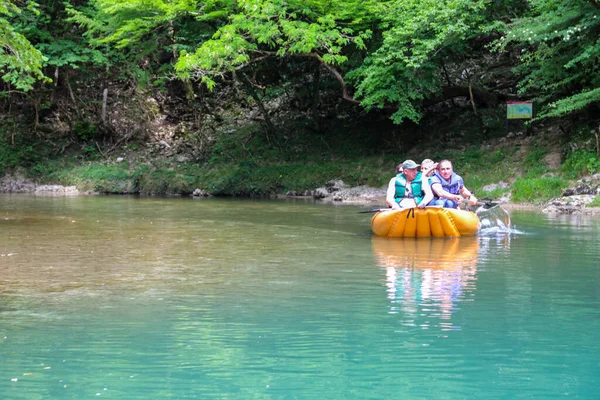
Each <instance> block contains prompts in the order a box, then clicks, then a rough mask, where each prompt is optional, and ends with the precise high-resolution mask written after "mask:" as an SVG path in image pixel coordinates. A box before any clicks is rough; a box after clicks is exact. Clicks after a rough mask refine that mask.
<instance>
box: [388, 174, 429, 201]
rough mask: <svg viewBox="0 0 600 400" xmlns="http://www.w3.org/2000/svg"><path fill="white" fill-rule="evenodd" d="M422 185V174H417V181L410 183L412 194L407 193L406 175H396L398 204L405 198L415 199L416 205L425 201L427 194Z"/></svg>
mask: <svg viewBox="0 0 600 400" xmlns="http://www.w3.org/2000/svg"><path fill="white" fill-rule="evenodd" d="M422 183H423V181H422V174H421V173H420V172H417V176H415V179H413V180H412V182H411V183H410V188H411V192H412V194H410V193H407V191H406V184H407V182H406V177H405V176H404V174H398V175H396V196H395V199H394V200H395V201H396V203H399V202H400V201H402V199H404V198H414V199H415V203H417V204H419V203H420V202H421V201H423V198H424V197H425V193H424V192H423V187H422V186H421V184H422Z"/></svg>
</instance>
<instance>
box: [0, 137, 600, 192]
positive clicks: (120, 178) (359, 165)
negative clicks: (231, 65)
mask: <svg viewBox="0 0 600 400" xmlns="http://www.w3.org/2000/svg"><path fill="white" fill-rule="evenodd" d="M290 132H293V133H288V134H281V135H280V136H279V137H278V138H276V140H275V139H274V138H272V137H271V138H269V137H267V136H266V135H264V133H263V132H262V130H261V129H260V127H257V126H254V127H245V128H244V129H240V130H239V131H237V132H227V133H226V132H221V133H219V134H217V135H216V136H215V143H214V145H213V146H212V148H211V149H210V151H208V152H207V153H206V154H205V156H204V157H203V158H202V159H200V160H198V161H197V162H183V163H181V162H176V161H175V160H173V159H168V158H160V157H146V159H143V158H141V157H139V152H133V153H130V154H129V156H127V157H126V159H127V160H129V161H124V162H120V163H118V162H116V161H115V159H116V158H117V157H118V156H121V154H114V155H112V156H111V157H110V158H106V159H103V158H102V157H100V155H99V154H98V153H95V152H93V151H89V150H86V149H88V147H86V146H81V148H80V150H81V149H83V150H81V151H78V152H77V151H75V152H74V153H71V155H70V156H60V157H56V156H54V157H52V156H51V155H50V154H48V151H47V150H44V149H45V148H46V149H47V147H44V146H42V145H40V144H39V143H35V142H32V143H26V142H21V143H18V144H17V145H15V146H12V145H11V144H9V141H8V140H7V139H8V138H6V137H2V136H0V174H4V173H5V172H6V171H9V170H11V169H14V168H16V167H21V168H22V169H23V170H24V171H26V173H27V174H28V177H29V178H32V179H34V180H36V181H37V182H40V183H58V184H62V185H69V186H70V185H75V186H77V188H78V189H79V190H82V191H95V192H102V193H141V194H156V195H170V194H189V193H192V192H193V191H194V190H195V189H196V188H199V189H203V190H205V191H207V192H209V193H211V194H213V195H222V196H252V195H270V194H281V193H287V192H295V193H299V192H300V193H301V192H303V191H307V190H313V189H315V188H317V187H321V186H324V184H325V183H326V182H327V181H329V180H332V179H341V180H343V181H344V182H345V183H346V184H347V185H349V186H359V185H366V186H370V187H384V186H385V185H386V184H387V182H388V181H389V179H390V178H391V177H392V176H393V174H394V167H395V165H396V164H397V163H399V162H401V161H403V160H404V159H407V158H412V159H415V160H416V161H420V160H422V159H423V158H432V159H435V160H436V161H439V160H441V159H450V160H452V161H453V163H454V166H455V170H456V172H457V173H459V174H460V175H461V176H462V177H463V178H464V180H465V183H466V184H467V186H468V187H469V189H471V190H473V191H475V192H476V194H477V196H478V197H479V198H482V199H483V198H485V199H495V198H499V197H501V196H503V195H506V194H507V193H508V192H510V194H511V195H512V199H513V200H514V201H516V202H528V203H536V202H543V201H547V200H549V199H551V198H554V197H559V196H560V195H561V193H562V191H563V190H564V189H565V188H566V187H567V186H568V184H569V182H568V181H569V179H574V178H578V177H580V176H582V175H586V174H591V173H595V172H598V171H599V170H600V157H599V156H598V155H597V154H596V153H595V152H594V151H592V150H591V149H589V148H586V147H585V146H580V147H576V148H575V150H573V151H569V152H568V154H567V156H566V157H565V160H564V162H563V165H562V166H561V168H560V169H559V170H550V169H549V168H548V167H547V166H546V162H545V161H544V157H545V156H546V155H547V154H548V152H549V151H550V150H549V148H548V147H547V146H546V142H545V141H544V140H542V139H543V138H540V139H539V140H534V141H533V144H532V145H530V146H529V148H527V149H526V151H524V150H525V149H523V148H521V146H519V145H515V144H510V142H508V141H507V142H504V144H503V145H499V144H496V145H494V146H490V145H489V144H487V145H483V144H482V145H471V146H470V147H467V148H465V149H464V150H461V151H456V150H455V151H448V150H446V149H444V148H443V147H441V149H440V148H439V147H435V148H429V149H422V150H419V151H417V150H411V152H403V151H401V149H400V148H398V147H393V146H392V147H390V146H388V144H389V143H388V142H386V141H385V140H382V141H381V142H377V141H376V140H375V138H373V136H372V134H367V133H366V132H365V133H364V134H353V135H352V136H349V135H348V134H347V133H346V132H343V131H340V132H332V133H331V134H330V135H327V136H325V135H323V134H316V133H314V132H308V131H301V130H300V129H294V128H293V127H292V129H290ZM386 140H387V139H386ZM498 142H499V143H500V141H498ZM472 143H477V141H476V140H474V141H473V142H472ZM482 143H483V141H482ZM139 146H140V147H141V146H142V144H139ZM457 147H459V146H457ZM499 182H505V183H506V184H510V186H509V187H507V188H502V187H501V186H499V187H498V188H496V189H494V190H491V191H483V190H482V189H483V187H484V186H486V185H489V184H492V183H495V184H498V183H499Z"/></svg>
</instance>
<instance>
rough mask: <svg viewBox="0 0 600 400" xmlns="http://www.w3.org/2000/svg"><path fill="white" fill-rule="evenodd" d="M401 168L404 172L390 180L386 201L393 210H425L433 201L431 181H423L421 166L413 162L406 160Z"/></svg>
mask: <svg viewBox="0 0 600 400" xmlns="http://www.w3.org/2000/svg"><path fill="white" fill-rule="evenodd" d="M400 166H401V167H402V172H401V173H399V174H397V175H396V176H395V177H393V178H392V179H391V180H390V183H389V184H388V189H387V194H386V198H385V201H386V202H387V204H388V206H390V207H391V208H392V209H393V210H399V209H402V208H412V207H419V208H425V207H426V206H427V204H429V202H430V201H431V200H433V192H432V191H431V187H430V186H429V179H423V174H422V173H421V172H420V171H418V168H419V164H417V163H416V162H414V161H413V160H406V161H404V162H403V163H402V164H401V165H400ZM400 166H398V167H400ZM398 169H399V168H397V169H396V170H398Z"/></svg>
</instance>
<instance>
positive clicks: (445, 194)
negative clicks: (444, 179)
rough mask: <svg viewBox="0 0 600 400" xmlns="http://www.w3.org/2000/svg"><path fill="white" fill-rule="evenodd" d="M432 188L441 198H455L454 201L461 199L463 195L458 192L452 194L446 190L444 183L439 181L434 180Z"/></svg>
mask: <svg viewBox="0 0 600 400" xmlns="http://www.w3.org/2000/svg"><path fill="white" fill-rule="evenodd" d="M431 188H432V189H433V192H434V193H435V194H436V195H437V196H438V197H440V198H444V199H448V200H454V201H461V200H462V197H461V196H459V195H457V194H452V193H450V192H446V191H445V190H444V189H443V188H442V184H441V183H438V182H434V183H433V185H431Z"/></svg>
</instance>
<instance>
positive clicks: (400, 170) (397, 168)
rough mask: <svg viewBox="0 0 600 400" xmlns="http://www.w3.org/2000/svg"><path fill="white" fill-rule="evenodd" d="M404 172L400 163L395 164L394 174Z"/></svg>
mask: <svg viewBox="0 0 600 400" xmlns="http://www.w3.org/2000/svg"><path fill="white" fill-rule="evenodd" d="M402 172H404V168H402V164H398V165H396V174H401V173H402Z"/></svg>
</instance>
